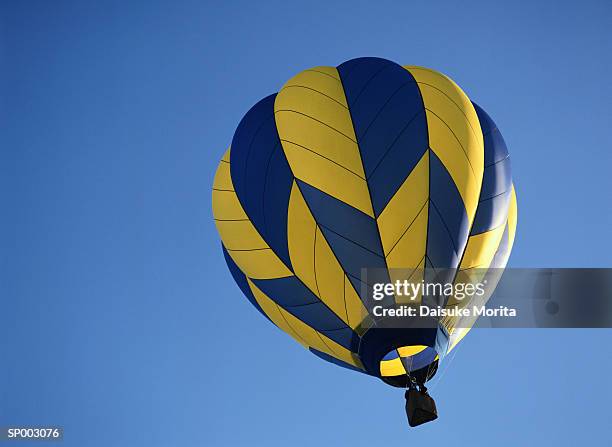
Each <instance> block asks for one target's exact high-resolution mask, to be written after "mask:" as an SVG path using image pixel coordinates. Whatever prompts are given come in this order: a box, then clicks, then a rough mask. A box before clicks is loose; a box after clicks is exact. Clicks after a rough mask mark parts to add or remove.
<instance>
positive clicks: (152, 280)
mask: <svg viewBox="0 0 612 447" xmlns="http://www.w3.org/2000/svg"><path fill="white" fill-rule="evenodd" d="M468 3H469V4H468ZM611 29H612V6H611V5H610V3H609V2H608V1H605V0H602V1H582V2H574V1H565V0H564V1H538V2H531V1H508V2H490V1H480V2H455V1H453V2H450V1H449V2H428V1H397V2H388V1H378V2H372V1H368V2H359V1H351V2H332V1H306V2H299V3H298V2H296V3H295V4H292V2H287V1H270V2H251V1H218V2H212V1H208V2H207V1H193V2H186V1H166V2H157V1H147V2H144V1H143V2H137V1H114V2H109V1H103V2H83V1H75V2H66V1H53V2H51V1H40V2H34V1H22V2H9V1H5V2H2V6H1V10H0V39H1V40H0V44H1V47H0V57H1V64H0V86H1V91H0V93H1V101H0V104H1V107H0V122H1V123H2V124H1V125H0V129H1V141H0V204H1V207H2V208H1V209H2V218H1V219H0V247H1V249H0V426H2V425H8V424H35V425H45V424H58V425H62V426H64V427H65V440H64V442H63V445H65V446H70V447H72V446H78V447H81V446H105V447H107V446H130V447H134V446H169V445H176V446H241V445H245V446H257V445H262V446H286V445H291V446H316V445H326V446H331V445H334V446H342V445H354V446H365V445H377V446H378V445H419V443H425V442H431V441H435V445H438V444H446V445H473V446H489V445H491V444H493V445H499V446H504V445H508V446H515V445H555V446H564V445H568V446H573V445H576V444H578V443H580V444H587V443H589V444H590V445H612V433H611V432H610V416H609V411H610V410H609V408H610V400H611V399H612V385H610V383H611V382H610V375H611V374H612V351H611V349H610V345H611V344H612V332H611V331H609V330H480V331H474V332H473V333H471V334H470V335H469V336H468V337H467V338H466V339H465V340H464V342H463V344H462V345H461V346H460V347H459V348H458V350H457V354H456V356H451V358H450V359H449V360H450V367H449V368H447V369H445V368H443V371H445V372H444V375H443V377H441V379H439V380H437V381H436V383H437V384H436V385H434V386H433V391H432V394H433V395H434V397H435V398H436V400H437V402H438V407H439V413H440V418H439V419H438V420H437V421H436V422H434V423H431V424H427V425H425V426H422V427H419V428H417V429H409V428H408V426H407V423H406V420H405V417H406V416H405V413H404V409H403V405H404V398H403V392H402V391H401V390H397V389H394V388H391V387H388V386H386V385H384V384H383V383H382V382H380V381H378V380H376V379H374V378H370V377H367V376H364V375H360V374H357V373H351V372H349V371H345V370H343V369H340V368H337V367H335V366H333V365H330V364H327V363H325V362H322V361H319V360H318V359H317V358H316V357H314V356H313V355H311V354H310V353H308V352H306V351H304V350H303V349H302V348H301V347H300V346H299V345H298V344H297V343H295V342H294V341H293V340H291V339H290V338H289V337H288V336H286V335H285V334H283V333H281V332H280V330H278V329H276V328H275V327H273V326H272V325H271V324H269V323H268V322H267V321H266V320H265V319H264V318H263V317H262V316H261V315H259V314H258V313H257V312H256V311H255V309H254V308H252V307H251V306H250V305H249V303H248V302H247V301H246V299H244V298H243V297H242V296H241V294H240V292H239V290H238V288H237V287H236V286H235V285H234V283H233V282H232V279H231V277H230V275H229V273H228V271H227V270H226V267H225V265H224V261H223V257H222V254H221V250H220V244H219V240H218V236H217V233H216V231H215V227H214V224H213V221H212V216H211V204H210V198H211V192H210V189H211V185H212V179H213V173H214V170H215V167H216V164H217V162H218V160H219V158H220V157H221V155H222V153H223V151H224V150H225V149H226V148H227V146H228V145H229V143H230V141H231V138H232V135H233V132H234V129H235V126H236V125H237V123H238V121H239V120H240V118H241V117H242V115H243V114H244V113H245V112H246V111H247V110H248V109H249V107H250V106H251V105H253V104H254V103H255V102H256V101H257V100H259V99H260V98H262V97H264V96H266V95H268V94H270V93H273V92H275V91H277V90H278V89H279V88H280V87H281V85H282V84H283V83H284V82H285V81H286V80H287V79H288V78H289V77H291V76H292V75H293V74H295V73H297V72H298V71H300V70H303V69H305V68H308V67H311V66H315V65H338V64H340V63H341V62H343V61H345V60H347V59H350V58H353V57H358V56H381V57H385V58H388V59H391V60H394V61H397V62H399V63H402V64H411V65H423V66H428V67H431V68H434V69H437V70H439V71H442V72H444V73H446V74H448V75H449V76H451V77H452V78H453V79H454V80H455V81H456V82H457V83H459V85H461V86H462V87H463V89H464V90H465V91H466V92H467V93H468V95H470V97H471V98H473V99H474V100H475V101H476V102H478V103H479V104H480V105H482V106H483V107H484V108H485V109H486V110H487V111H488V112H489V114H491V116H492V117H493V118H494V119H495V121H496V122H497V123H498V125H499V127H500V129H501V130H502V133H503V135H504V136H505V139H506V142H507V144H508V147H509V149H510V153H511V157H512V163H513V175H514V179H515V184H516V188H517V194H518V203H519V219H518V229H517V238H516V242H515V247H514V251H513V254H512V256H511V258H510V265H512V266H518V267H577V266H580V267H612V238H611V236H610V229H611V228H612V207H611V205H610V202H611V196H612V179H611V177H612V175H611V174H610V166H612V134H611V128H610V123H611V122H612V114H611V112H610V110H612V109H611V108H610V104H611V103H612V82H610V79H612V58H611V57H610V55H611V54H612V32H611V31H610V30H611ZM451 359H452V360H451ZM7 445H8V444H7ZM20 445H26V444H20ZM36 445H38V444H36Z"/></svg>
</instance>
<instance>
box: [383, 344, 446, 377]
mask: <svg viewBox="0 0 612 447" xmlns="http://www.w3.org/2000/svg"><path fill="white" fill-rule="evenodd" d="M437 359H438V353H437V352H436V350H435V349H434V348H432V347H430V346H423V345H413V346H402V347H400V348H397V349H393V350H391V351H389V352H388V353H387V354H386V355H385V356H384V357H383V359H382V360H381V361H380V376H381V377H394V376H405V375H407V374H408V373H410V372H412V371H417V370H419V369H422V368H425V367H427V366H428V365H430V364H431V363H433V362H434V361H436V360H437Z"/></svg>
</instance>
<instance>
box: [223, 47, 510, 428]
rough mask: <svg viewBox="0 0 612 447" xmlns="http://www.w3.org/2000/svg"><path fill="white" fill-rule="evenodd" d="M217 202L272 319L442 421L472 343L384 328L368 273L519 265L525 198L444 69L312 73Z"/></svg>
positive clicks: (238, 165)
mask: <svg viewBox="0 0 612 447" xmlns="http://www.w3.org/2000/svg"><path fill="white" fill-rule="evenodd" d="M212 194H213V214H214V219H215V222H216V226H217V229H218V231H219V235H220V237H221V241H222V250H223V254H224V256H225V260H226V262H227V266H228V268H229V270H230V272H231V274H232V276H233V278H234V280H235V281H236V283H237V284H238V286H239V287H240V289H241V290H242V292H243V294H244V295H245V296H246V298H247V299H248V300H249V301H250V302H251V303H252V305H253V306H254V307H255V308H256V309H257V310H259V311H260V312H261V313H262V314H263V315H264V316H266V317H267V318H268V319H269V320H270V321H271V322H272V323H273V324H275V325H276V326H278V327H279V328H280V329H281V330H283V331H284V332H286V333H287V334H289V335H290V336H291V337H293V338H294V339H295V340H296V341H297V342H299V343H300V344H302V345H303V346H304V347H305V348H307V349H308V350H310V351H311V352H312V353H313V354H315V355H316V356H318V357H320V358H322V359H323V360H326V361H328V362H331V363H334V364H336V365H339V366H341V367H344V368H347V369H349V370H353V371H358V372H362V373H365V374H368V375H371V376H374V377H378V378H380V379H382V380H383V381H384V382H386V383H388V384H390V385H393V386H398V387H407V388H409V390H408V392H407V393H406V395H407V397H408V403H407V411H408V415H409V422H410V425H418V424H420V423H423V422H427V421H428V420H432V419H434V418H435V417H437V412H436V409H435V404H434V403H433V400H431V398H430V397H429V396H428V394H427V391H426V387H425V382H426V381H427V380H429V379H431V377H433V375H434V374H435V372H436V370H437V367H438V363H439V362H440V361H441V360H442V359H443V358H444V357H445V356H446V355H447V354H448V353H449V352H450V351H451V350H452V349H453V348H454V347H455V346H456V345H457V343H458V342H459V341H460V340H461V339H462V338H463V337H464V336H465V334H466V333H467V331H468V330H469V327H458V325H457V324H456V322H453V320H446V321H441V322H440V324H438V325H437V327H431V328H422V329H402V328H395V329H389V328H381V327H378V326H376V325H372V324H371V321H370V322H369V323H368V321H369V320H368V318H367V316H368V315H369V311H368V309H367V307H366V305H365V299H366V297H365V296H364V290H367V289H368V287H367V284H364V283H367V281H366V280H364V278H363V276H362V270H363V269H366V268H369V269H378V271H383V272H388V276H387V277H388V278H389V279H390V280H393V277H394V273H393V272H395V271H396V269H414V270H416V269H455V270H456V271H459V272H460V271H469V270H470V269H490V268H503V267H504V266H505V265H506V262H507V260H508V256H509V255H510V251H511V248H512V244H513V241H514V234H515V228H516V215H517V212H516V195H515V191H514V187H513V184H512V178H511V172H510V159H509V156H508V151H507V149H506V145H505V143H504V140H503V138H502V135H501V133H500V132H499V130H498V128H497V126H496V125H495V123H494V122H493V120H492V119H491V118H490V117H489V116H488V115H487V113H486V112H485V111H484V110H483V109H482V108H480V107H479V106H478V105H476V104H475V103H473V102H472V101H471V100H470V99H469V98H468V96H467V95H466V94H465V93H464V92H463V91H462V90H461V88H459V86H458V85H457V84H455V83H454V82H453V81H452V80H451V79H449V78H448V77H447V76H445V75H443V74H441V73H439V72H437V71H434V70H431V69H428V68H423V67H416V66H401V65H398V64H396V63H394V62H392V61H389V60H385V59H381V58H373V57H365V58H358V59H352V60H349V61H346V62H344V63H342V64H340V65H339V66H337V67H330V66H320V67H314V68H311V69H307V70H304V71H302V72H300V73H298V74H297V75H295V76H294V77H293V78H291V79H290V80H289V81H287V83H286V84H285V85H284V86H283V87H282V88H281V89H280V91H279V92H278V93H275V94H273V95H270V96H268V97H266V98H264V99H262V100H261V101H259V102H258V103H257V104H255V105H254V106H253V107H252V108H251V109H250V110H249V111H248V112H247V113H246V115H245V116H244V118H243V119H242V121H241V122H240V124H239V125H238V127H237V129H236V132H235V134H234V136H233V139H232V142H231V146H230V148H229V149H227V151H226V152H225V154H224V155H223V158H222V159H221V162H220V163H219V166H218V169H217V172H216V175H215V179H214V185H213V193H212ZM364 285H365V286H366V287H364ZM415 384H416V386H415ZM409 394H411V395H412V398H410V397H409V396H408V395H409Z"/></svg>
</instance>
